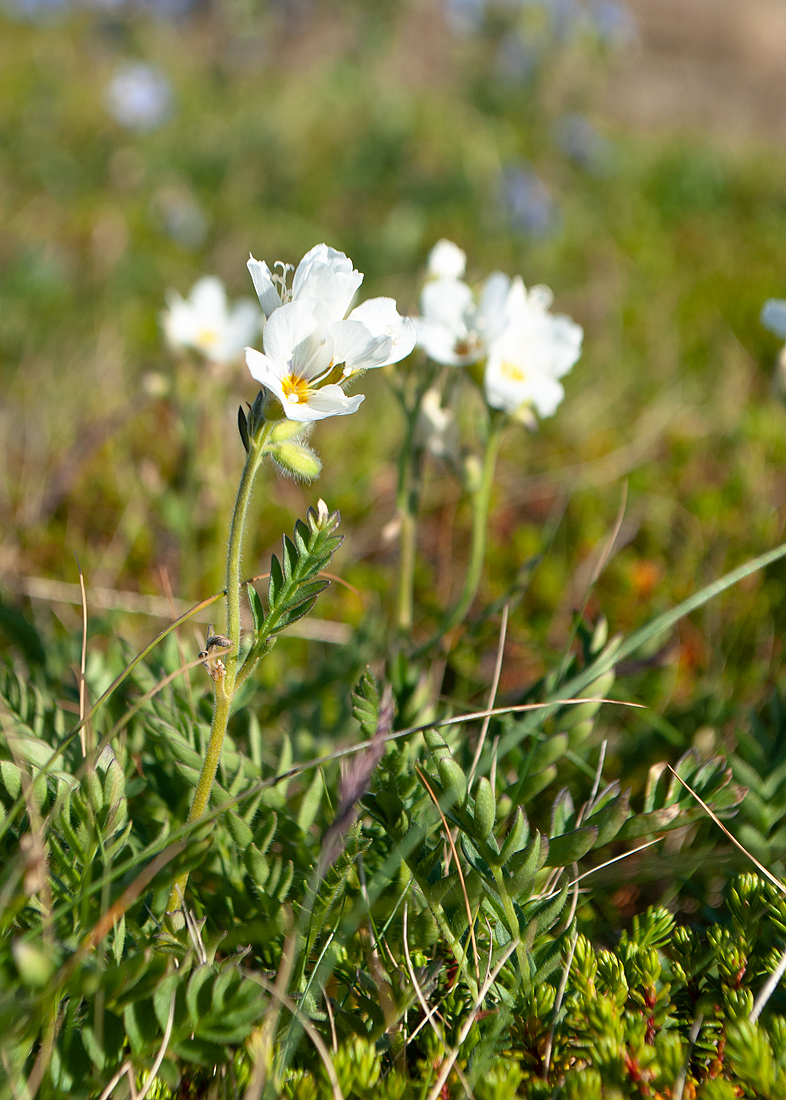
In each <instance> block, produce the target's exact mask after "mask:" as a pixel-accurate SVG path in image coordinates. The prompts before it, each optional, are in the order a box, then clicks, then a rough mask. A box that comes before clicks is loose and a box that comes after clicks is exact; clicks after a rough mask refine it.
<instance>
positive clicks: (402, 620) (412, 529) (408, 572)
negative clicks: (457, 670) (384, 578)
mask: <svg viewBox="0 0 786 1100" xmlns="http://www.w3.org/2000/svg"><path fill="white" fill-rule="evenodd" d="M399 515H400V518H401V530H400V532H399V559H398V600H397V604H396V623H397V625H398V629H399V631H400V632H401V633H402V634H405V633H406V632H407V631H408V630H410V629H411V627H412V619H413V614H412V607H413V593H414V589H415V555H416V551H417V522H416V520H415V515H414V514H413V513H412V512H410V511H409V510H407V511H402V512H400V513H399Z"/></svg>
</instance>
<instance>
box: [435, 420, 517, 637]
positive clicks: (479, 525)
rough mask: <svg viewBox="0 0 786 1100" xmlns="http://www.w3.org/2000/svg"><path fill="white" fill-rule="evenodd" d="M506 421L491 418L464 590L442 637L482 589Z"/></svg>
mask: <svg viewBox="0 0 786 1100" xmlns="http://www.w3.org/2000/svg"><path fill="white" fill-rule="evenodd" d="M505 420H506V418H505V417H504V416H502V415H501V414H499V413H492V414H491V421H490V424H489V430H488V435H487V436H486V450H485V454H484V455H483V467H482V470H481V475H480V481H479V483H478V485H477V488H476V489H475V490H474V491H473V493H472V542H471V545H470V552H469V562H468V563H467V572H466V575H465V577H464V587H463V588H462V590H461V595H460V596H459V598H458V599H457V600H456V603H455V604H454V605H453V607H452V608H451V609H450V610H449V611H447V612H446V614H445V617H444V618H443V620H442V622H441V623H440V626H439V635H440V636H441V635H443V634H446V633H447V632H448V631H449V630H452V629H453V627H454V626H456V625H457V624H458V623H460V622H461V621H462V619H463V618H464V617H465V616H466V614H467V612H468V611H469V609H470V607H471V606H472V601H473V600H474V599H475V596H476V594H477V591H478V587H479V586H480V578H481V575H482V573H483V563H484V561H485V559H486V536H487V534H488V517H489V507H490V505H491V490H492V488H493V486H494V471H495V469H496V466H497V455H498V454H499V446H500V443H501V441H502V431H503V429H504V427H505Z"/></svg>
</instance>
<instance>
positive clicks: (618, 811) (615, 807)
mask: <svg viewBox="0 0 786 1100" xmlns="http://www.w3.org/2000/svg"><path fill="white" fill-rule="evenodd" d="M617 786H619V784H617ZM629 817H630V791H629V790H627V791H625V793H624V794H621V795H618V796H617V797H616V798H615V799H614V801H613V802H609V803H608V805H606V806H604V807H603V808H602V809H600V810H598V811H597V813H596V812H593V813H591V814H590V815H589V817H588V818H587V819H586V820H587V824H588V825H594V826H595V828H596V829H597V830H598V839H597V840H596V842H595V844H594V847H595V848H600V847H601V846H602V845H604V844H608V843H609V841H610V840H613V839H614V837H615V836H617V834H618V833H619V831H620V829H621V828H622V826H623V825H624V824H625V822H626V821H627V820H628V818H629Z"/></svg>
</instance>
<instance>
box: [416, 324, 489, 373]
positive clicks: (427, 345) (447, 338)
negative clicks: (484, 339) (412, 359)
mask: <svg viewBox="0 0 786 1100" xmlns="http://www.w3.org/2000/svg"><path fill="white" fill-rule="evenodd" d="M415 332H416V334H417V343H418V347H421V348H423V350H424V351H425V353H426V355H427V356H428V357H429V359H433V360H434V362H435V363H441V364H442V365H443V366H444V367H461V366H467V365H468V364H469V363H474V362H475V360H476V359H477V358H478V356H477V355H464V356H461V355H457V354H456V350H455V348H456V334H455V332H454V331H453V329H451V328H448V326H447V325H443V324H441V323H440V322H439V321H430V320H429V319H428V318H427V317H416V318H415Z"/></svg>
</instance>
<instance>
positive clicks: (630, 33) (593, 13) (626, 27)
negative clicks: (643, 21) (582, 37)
mask: <svg viewBox="0 0 786 1100" xmlns="http://www.w3.org/2000/svg"><path fill="white" fill-rule="evenodd" d="M589 17H590V26H591V28H592V30H593V31H594V32H595V34H596V35H597V36H598V38H600V40H601V41H602V42H605V43H606V44H607V45H609V46H629V45H630V43H631V42H632V41H633V40H634V38H635V37H636V33H637V31H638V26H637V23H636V20H635V18H634V16H633V13H632V12H631V10H630V8H629V7H628V6H627V5H626V4H623V3H621V2H620V0H590V5H589Z"/></svg>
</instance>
